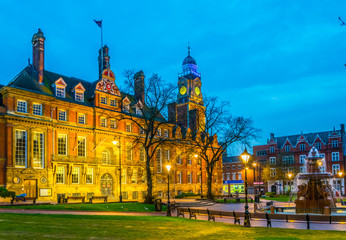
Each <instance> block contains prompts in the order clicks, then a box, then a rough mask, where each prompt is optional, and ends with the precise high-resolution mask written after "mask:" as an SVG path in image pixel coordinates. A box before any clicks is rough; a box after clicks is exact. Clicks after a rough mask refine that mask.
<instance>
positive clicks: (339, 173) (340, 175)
mask: <svg viewBox="0 0 346 240" xmlns="http://www.w3.org/2000/svg"><path fill="white" fill-rule="evenodd" d="M338 175H339V178H340V191H339V192H340V195H342V189H341V178H342V172H341V171H340V172H338ZM340 197H341V196H340Z"/></svg>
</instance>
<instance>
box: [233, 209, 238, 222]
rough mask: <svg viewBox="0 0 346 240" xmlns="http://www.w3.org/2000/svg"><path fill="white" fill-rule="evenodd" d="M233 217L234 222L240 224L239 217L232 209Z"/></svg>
mask: <svg viewBox="0 0 346 240" xmlns="http://www.w3.org/2000/svg"><path fill="white" fill-rule="evenodd" d="M233 218H234V224H237V223H239V225H240V218H239V217H237V216H236V215H235V212H234V211H233Z"/></svg>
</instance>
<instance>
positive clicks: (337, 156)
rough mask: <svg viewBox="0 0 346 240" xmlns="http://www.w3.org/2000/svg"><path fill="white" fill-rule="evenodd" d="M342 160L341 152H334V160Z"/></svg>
mask: <svg viewBox="0 0 346 240" xmlns="http://www.w3.org/2000/svg"><path fill="white" fill-rule="evenodd" d="M336 161H340V153H339V152H332V162H336Z"/></svg>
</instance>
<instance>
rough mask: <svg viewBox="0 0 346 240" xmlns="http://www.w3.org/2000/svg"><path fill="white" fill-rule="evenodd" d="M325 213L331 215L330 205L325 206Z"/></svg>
mask: <svg viewBox="0 0 346 240" xmlns="http://www.w3.org/2000/svg"><path fill="white" fill-rule="evenodd" d="M323 212H324V215H326V216H330V208H329V207H328V206H325V207H324V209H323Z"/></svg>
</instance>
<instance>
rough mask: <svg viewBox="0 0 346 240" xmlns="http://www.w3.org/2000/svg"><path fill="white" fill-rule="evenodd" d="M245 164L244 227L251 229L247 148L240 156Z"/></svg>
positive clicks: (248, 156)
mask: <svg viewBox="0 0 346 240" xmlns="http://www.w3.org/2000/svg"><path fill="white" fill-rule="evenodd" d="M240 156H241V158H242V159H243V161H244V163H245V215H244V227H251V224H250V214H249V205H248V201H247V169H248V167H247V164H248V162H249V158H250V154H249V153H248V152H247V150H246V148H245V150H244V152H243V153H242V154H241V155H240Z"/></svg>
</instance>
